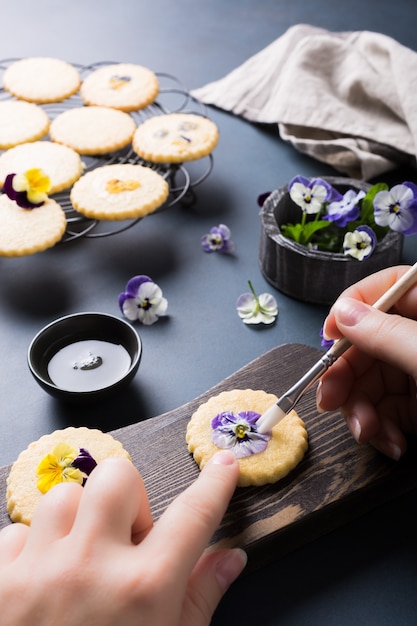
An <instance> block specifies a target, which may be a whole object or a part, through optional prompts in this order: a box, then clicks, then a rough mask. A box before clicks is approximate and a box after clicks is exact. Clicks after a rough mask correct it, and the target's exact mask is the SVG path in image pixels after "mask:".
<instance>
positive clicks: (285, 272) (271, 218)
mask: <svg viewBox="0 0 417 626" xmlns="http://www.w3.org/2000/svg"><path fill="white" fill-rule="evenodd" d="M326 180H327V181H328V182H329V183H330V184H331V185H333V186H334V187H336V188H337V189H338V190H339V191H340V192H342V193H344V192H345V191H347V190H348V189H352V188H353V189H357V190H360V189H364V190H365V191H366V190H367V189H369V187H370V185H368V184H367V183H364V182H361V181H358V180H351V179H348V178H337V177H335V178H326ZM299 211H300V209H299V208H298V207H297V206H296V205H295V204H294V203H293V201H292V200H291V198H290V196H289V193H288V186H284V187H281V188H280V189H276V190H275V191H273V192H272V193H271V194H270V196H268V198H267V199H266V201H265V202H264V204H263V207H262V209H261V214H260V215H261V226H262V227H261V240H260V249H259V261H260V266H261V270H262V273H263V275H264V276H265V278H266V279H267V280H268V281H269V282H270V283H271V284H272V285H273V286H274V287H276V288H277V289H278V290H279V291H282V292H283V293H285V294H286V295H288V296H291V297H292V298H296V299H297V300H302V301H304V302H311V303H314V304H324V305H329V304H333V302H334V301H335V300H336V299H337V297H338V296H339V294H340V293H341V292H342V291H343V290H344V289H346V287H349V286H350V285H352V284H353V283H355V282H357V281H358V280H361V279H362V278H364V277H365V276H368V275H369V274H373V273H374V272H377V271H379V270H381V269H384V268H385V267H390V266H392V265H397V264H399V263H400V262H401V255H402V247H403V235H402V234H400V233H396V232H393V231H392V232H389V233H388V234H387V235H386V236H385V237H384V239H382V240H381V241H380V242H379V243H378V244H377V246H376V247H375V250H374V251H373V253H372V254H371V256H370V257H368V258H367V259H365V260H364V261H358V260H357V259H353V258H352V257H349V256H345V255H344V254H341V253H340V254H333V253H331V252H321V251H315V250H308V249H307V248H306V247H305V246H302V245H300V244H298V243H296V242H295V241H292V240H291V239H287V238H286V237H284V236H283V234H282V233H281V230H280V226H281V225H282V224H287V223H295V222H297V220H299Z"/></svg>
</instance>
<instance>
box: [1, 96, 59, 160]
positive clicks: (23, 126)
mask: <svg viewBox="0 0 417 626" xmlns="http://www.w3.org/2000/svg"><path fill="white" fill-rule="evenodd" d="M48 129H49V117H48V115H47V114H46V113H45V111H44V110H43V109H41V108H40V107H39V106H38V105H36V104H32V103H31V102H24V101H23V100H3V101H2V102H0V149H1V150H7V149H8V148H13V147H14V146H17V145H18V144H20V143H26V142H27V141H36V140H37V139H41V138H42V137H44V136H45V135H46V133H47V132H48Z"/></svg>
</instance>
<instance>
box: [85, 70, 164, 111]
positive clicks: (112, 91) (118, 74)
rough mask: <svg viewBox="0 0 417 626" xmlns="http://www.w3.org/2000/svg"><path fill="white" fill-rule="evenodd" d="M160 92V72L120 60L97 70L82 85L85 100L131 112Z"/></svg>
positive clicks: (141, 106) (140, 107)
mask: <svg viewBox="0 0 417 626" xmlns="http://www.w3.org/2000/svg"><path fill="white" fill-rule="evenodd" d="M158 93H159V82H158V79H157V77H156V75H155V74H154V73H153V72H152V71H151V70H149V69H148V68H146V67H142V66H141V65H134V64H131V63H116V64H113V65H106V66H104V67H101V68H99V69H97V70H94V71H93V72H91V74H89V75H88V76H87V77H86V78H85V79H84V81H83V83H82V85H81V89H80V95H81V98H82V100H83V102H85V104H89V105H98V106H105V107H112V108H114V109H119V110H121V111H127V112H128V111H138V110H139V109H143V108H145V107H147V106H148V105H149V104H151V103H152V102H153V101H154V100H155V98H156V97H157V95H158Z"/></svg>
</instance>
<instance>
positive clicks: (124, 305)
mask: <svg viewBox="0 0 417 626" xmlns="http://www.w3.org/2000/svg"><path fill="white" fill-rule="evenodd" d="M119 307H120V310H121V311H122V313H123V315H125V317H127V319H129V320H130V321H132V322H133V321H136V320H139V321H140V322H142V324H145V325H147V326H149V325H151V324H154V323H155V322H156V321H158V319H159V318H160V317H161V316H163V315H165V313H166V310H167V308H168V301H167V300H166V298H164V297H163V296H162V290H161V288H160V287H158V285H157V284H156V283H154V282H153V280H152V279H151V278H149V276H145V275H139V276H134V277H133V278H131V279H130V280H129V282H128V283H127V285H126V291H125V292H123V293H121V294H120V295H119Z"/></svg>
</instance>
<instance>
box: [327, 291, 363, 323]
mask: <svg viewBox="0 0 417 626" xmlns="http://www.w3.org/2000/svg"><path fill="white" fill-rule="evenodd" d="M371 309H372V307H370V306H369V305H368V304H365V303H364V302H360V301H359V300H354V299H353V298H341V299H340V300H338V301H337V302H336V303H335V304H334V305H333V312H334V315H335V317H336V321H337V322H340V323H341V324H344V325H345V326H356V324H359V322H360V321H361V320H362V319H363V318H364V317H366V316H367V315H368V314H369V312H370V311H371Z"/></svg>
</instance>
